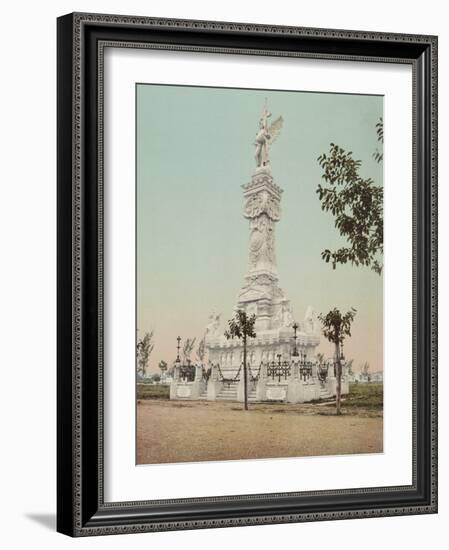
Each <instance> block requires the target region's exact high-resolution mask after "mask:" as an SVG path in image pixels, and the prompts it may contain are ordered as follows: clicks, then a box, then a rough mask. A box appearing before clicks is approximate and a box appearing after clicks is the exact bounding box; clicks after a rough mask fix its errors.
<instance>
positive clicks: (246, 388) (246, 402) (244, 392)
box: [243, 336, 248, 411]
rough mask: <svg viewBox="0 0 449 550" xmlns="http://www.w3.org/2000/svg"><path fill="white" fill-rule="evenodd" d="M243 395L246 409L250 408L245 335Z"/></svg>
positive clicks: (244, 338)
mask: <svg viewBox="0 0 449 550" xmlns="http://www.w3.org/2000/svg"><path fill="white" fill-rule="evenodd" d="M243 395H244V398H245V411H247V410H248V377H247V375H246V336H244V337H243Z"/></svg>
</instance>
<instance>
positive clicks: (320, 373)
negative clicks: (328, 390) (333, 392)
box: [316, 363, 329, 383]
mask: <svg viewBox="0 0 449 550" xmlns="http://www.w3.org/2000/svg"><path fill="white" fill-rule="evenodd" d="M316 375H317V377H318V380H319V381H320V382H322V383H324V382H326V380H327V377H328V375H329V363H319V364H318V365H317V370H316Z"/></svg>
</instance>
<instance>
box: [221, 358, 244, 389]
mask: <svg viewBox="0 0 449 550" xmlns="http://www.w3.org/2000/svg"><path fill="white" fill-rule="evenodd" d="M242 366H243V363H241V364H240V367H239V370H238V371H237V374H236V375H235V376H234V377H233V378H226V377H225V376H224V375H223V373H222V372H221V368H220V364H219V363H217V365H216V367H217V369H218V376H219V379H220V380H221V381H222V382H225V383H227V384H231V383H232V382H240V378H239V375H240V371H241V370H242Z"/></svg>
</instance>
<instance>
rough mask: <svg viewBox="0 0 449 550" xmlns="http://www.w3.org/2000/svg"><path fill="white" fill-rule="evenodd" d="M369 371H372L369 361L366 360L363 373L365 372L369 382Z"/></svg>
mask: <svg viewBox="0 0 449 550" xmlns="http://www.w3.org/2000/svg"><path fill="white" fill-rule="evenodd" d="M369 371H370V366H369V363H367V362H366V361H365V363H363V367H362V373H363V376H364V377H365V378H366V380H367V382H370V380H371V376H370V373H369Z"/></svg>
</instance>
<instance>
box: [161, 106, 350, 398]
mask: <svg viewBox="0 0 449 550" xmlns="http://www.w3.org/2000/svg"><path fill="white" fill-rule="evenodd" d="M270 118H271V113H270V112H269V111H268V109H267V106H266V105H265V107H264V109H263V112H262V116H261V118H260V122H259V129H258V131H257V134H256V140H255V149H256V150H255V160H256V167H255V170H254V173H253V175H252V177H251V180H250V181H249V182H248V183H246V184H245V185H243V186H242V188H243V216H244V217H245V219H247V220H248V226H249V250H248V267H247V273H246V275H245V278H244V281H243V285H242V287H241V289H240V291H239V292H238V295H237V299H236V303H235V307H234V312H232V311H229V315H228V316H227V317H226V319H229V318H231V317H232V316H233V315H234V314H235V312H236V311H237V310H243V311H245V312H246V313H247V315H253V314H254V316H255V326H254V330H255V333H256V337H255V338H249V339H248V342H247V385H248V400H249V401H283V402H289V403H303V402H306V401H311V400H314V399H323V398H329V397H331V396H333V395H335V393H336V379H335V368H334V365H333V364H332V363H331V362H330V361H328V362H324V361H318V360H317V359H316V347H317V346H318V344H319V341H320V325H319V323H318V319H317V316H316V313H315V311H314V310H313V308H312V307H310V306H309V307H308V308H307V311H306V312H305V316H304V319H303V321H302V322H297V321H296V320H295V318H294V315H293V311H292V306H291V304H290V300H289V299H288V298H287V297H286V295H285V293H284V291H283V290H282V288H281V287H280V285H279V275H278V269H277V263H276V249H275V244H276V239H275V229H276V224H277V223H279V222H280V221H281V197H282V193H283V190H282V189H281V187H280V186H279V185H278V184H277V183H276V182H275V181H274V177H273V174H272V170H271V162H270V148H271V146H272V145H273V143H274V142H275V140H276V139H277V137H278V136H279V134H280V131H281V128H282V124H283V119H282V117H279V118H277V119H276V120H275V121H274V122H272V123H271V124H269V119H270ZM227 328H228V327H227V323H226V322H224V323H223V319H222V316H221V314H220V313H217V312H213V313H211V315H210V316H209V320H208V324H207V327H206V331H205V337H204V348H205V351H206V360H207V363H205V362H204V361H202V362H201V364H193V363H191V361H190V360H189V361H186V362H185V363H187V364H182V362H181V360H180V358H179V340H180V338H179V337H178V358H177V360H176V361H175V364H174V377H173V381H172V383H171V386H170V398H171V399H207V400H216V399H219V400H235V401H243V400H244V374H243V370H244V369H242V364H243V345H242V342H241V341H240V340H238V339H227V338H226V337H225V336H224V332H225V330H226V329H227ZM203 363H204V364H203ZM343 373H345V369H344V368H343ZM347 392H348V382H347V380H346V379H345V378H343V381H342V394H344V393H347Z"/></svg>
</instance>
